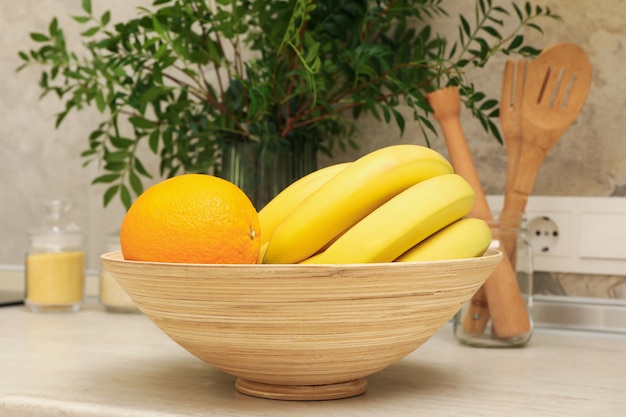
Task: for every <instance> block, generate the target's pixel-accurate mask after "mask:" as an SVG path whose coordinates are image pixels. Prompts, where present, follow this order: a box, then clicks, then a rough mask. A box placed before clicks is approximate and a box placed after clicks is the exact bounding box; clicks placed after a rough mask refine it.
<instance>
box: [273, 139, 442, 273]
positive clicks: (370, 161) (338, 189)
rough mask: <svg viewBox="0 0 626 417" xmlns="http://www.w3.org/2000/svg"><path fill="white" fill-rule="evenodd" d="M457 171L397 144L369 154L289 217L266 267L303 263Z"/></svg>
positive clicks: (434, 156) (432, 155) (421, 149)
mask: <svg viewBox="0 0 626 417" xmlns="http://www.w3.org/2000/svg"><path fill="white" fill-rule="evenodd" d="M452 172H453V169H452V166H451V165H450V163H449V162H448V160H447V159H446V158H445V157H443V156H442V155H441V154H440V153H438V152H437V151H435V150H433V149H430V148H427V147H425V146H420V145H392V146H388V147H385V148H382V149H379V150H376V151H373V152H371V153H369V154H366V155H365V156H363V157H361V158H359V159H357V160H356V161H354V162H352V163H351V164H350V166H348V167H346V168H345V169H343V170H342V171H341V172H339V173H338V174H336V175H335V176H334V177H332V178H331V179H330V180H329V181H328V182H327V183H325V184H324V185H323V186H321V187H320V188H319V189H317V190H316V191H315V192H313V193H312V194H311V195H309V197H307V198H306V199H305V200H303V201H302V202H301V203H300V204H299V205H298V206H297V207H296V208H295V209H294V210H293V211H292V212H291V214H289V216H288V217H287V218H285V220H284V221H283V222H282V223H281V224H280V225H279V226H278V227H277V228H276V230H274V233H273V235H272V236H271V238H270V241H269V245H268V247H267V251H266V252H265V257H264V259H263V262H264V263H297V262H300V261H302V260H304V259H306V258H308V257H310V256H311V255H313V254H314V253H316V252H318V251H319V250H320V249H321V248H323V247H324V246H325V245H327V244H328V243H329V242H331V241H332V240H333V239H335V238H336V237H337V236H338V235H340V234H341V233H343V232H344V231H346V230H347V229H349V228H350V227H352V226H353V225H354V224H355V223H357V222H358V221H359V220H361V219H362V218H363V217H365V216H366V215H368V214H369V213H371V212H372V211H373V210H374V209H376V208H378V207H379V206H380V205H381V204H383V203H385V202H386V201H387V200H389V199H390V198H392V197H393V196H395V195H396V194H398V193H400V192H401V191H404V190H405V189H407V188H408V187H410V186H412V185H414V184H416V183H419V182H420V181H423V180H425V179H428V178H431V177H434V176H438V175H445V174H451V173H452Z"/></svg>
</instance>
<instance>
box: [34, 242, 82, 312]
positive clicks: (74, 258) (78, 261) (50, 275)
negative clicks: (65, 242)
mask: <svg viewBox="0 0 626 417" xmlns="http://www.w3.org/2000/svg"><path fill="white" fill-rule="evenodd" d="M84 286H85V254H84V253H83V252H80V251H67V252H54V253H34V254H29V255H28V256H27V257H26V298H27V299H28V301H29V302H31V303H36V304H72V303H76V302H80V301H82V299H83V294H84Z"/></svg>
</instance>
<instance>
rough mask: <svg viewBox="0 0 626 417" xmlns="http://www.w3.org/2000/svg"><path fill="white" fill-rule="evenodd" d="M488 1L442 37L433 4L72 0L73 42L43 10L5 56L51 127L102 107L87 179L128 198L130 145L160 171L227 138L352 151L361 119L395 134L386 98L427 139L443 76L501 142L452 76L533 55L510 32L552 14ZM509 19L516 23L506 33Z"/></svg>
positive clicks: (481, 99) (137, 188)
mask: <svg viewBox="0 0 626 417" xmlns="http://www.w3.org/2000/svg"><path fill="white" fill-rule="evenodd" d="M495 2H496V1H495V0H476V1H475V14H474V19H473V21H470V20H468V19H467V18H466V17H464V16H460V20H459V26H458V28H459V30H458V39H457V40H449V39H446V38H445V37H442V36H440V35H439V34H437V33H436V32H435V31H434V30H433V27H432V26H431V24H430V23H429V21H430V20H431V19H432V18H433V17H435V16H447V12H446V10H445V9H444V6H443V3H444V0H378V1H369V0H351V1H349V0H345V1H344V0H342V1H339V0H317V1H315V0H213V1H211V0H155V1H154V2H153V4H152V7H151V8H147V7H146V8H143V7H142V8H139V10H138V16H137V17H136V18H133V19H130V20H128V21H126V22H121V23H116V24H113V23H111V13H110V11H106V12H104V13H103V14H101V15H96V14H95V13H94V11H93V10H92V5H91V1H90V0H82V8H83V11H84V14H82V15H81V16H74V17H73V19H74V20H75V21H76V22H77V23H79V24H81V25H84V27H85V29H84V30H83V32H82V33H81V39H82V43H81V45H82V50H81V51H80V52H76V51H71V50H70V49H69V48H68V46H67V43H66V38H65V34H64V31H63V30H62V29H61V27H60V26H59V23H58V19H57V18H53V19H52V21H51V22H50V24H49V26H48V28H47V33H41V32H37V33H31V38H32V40H33V41H35V42H36V43H37V44H38V48H37V49H32V50H30V51H27V52H25V51H21V52H20V53H19V54H20V56H21V58H22V60H23V64H22V66H21V67H20V68H23V67H24V66H27V65H33V64H37V65H43V66H44V71H43V72H42V74H41V78H40V85H41V87H42V89H43V95H46V94H48V93H50V92H52V93H55V94H56V95H57V96H58V97H60V98H61V99H62V100H63V101H64V104H65V107H64V108H63V110H62V111H60V112H59V113H58V115H57V118H56V125H57V126H59V125H60V124H61V123H62V121H63V120H64V118H65V117H66V116H67V114H68V113H70V112H72V111H79V110H81V109H82V108H84V107H87V106H94V107H96V108H97V109H98V110H99V111H100V112H101V113H102V115H103V121H102V122H101V123H100V124H99V125H98V126H95V127H94V129H93V131H92V132H91V134H90V135H89V144H88V147H87V149H86V150H85V151H84V152H83V154H82V155H83V157H84V158H85V163H89V162H91V161H100V162H102V163H103V166H102V169H103V171H104V173H103V174H102V175H99V176H98V177H97V178H95V179H94V183H106V184H109V187H108V189H107V191H106V192H105V194H104V204H105V205H106V204H108V202H109V201H110V200H111V199H112V198H113V197H114V196H115V195H118V194H119V196H120V197H121V199H122V201H123V203H124V204H125V205H126V206H127V207H128V206H129V205H130V203H131V200H132V198H133V194H134V195H138V194H139V193H141V192H142V191H143V185H142V178H141V177H150V176H151V174H150V173H149V172H148V171H147V170H146V169H145V167H144V164H143V163H142V162H141V160H140V159H139V158H138V154H137V150H138V148H139V147H140V146H143V144H144V143H145V144H147V146H148V147H149V148H150V149H151V151H152V152H154V153H155V154H159V156H160V160H161V166H160V173H161V175H164V176H172V175H175V174H176V173H179V172H183V171H184V172H206V171H208V170H210V169H218V170H219V156H220V152H221V149H222V146H223V144H224V142H227V141H253V142H258V143H259V144H261V145H262V146H265V147H270V148H271V147H278V146H284V145H285V144H286V143H290V142H293V141H298V140H314V141H315V146H316V149H317V150H319V151H320V152H325V153H327V154H331V153H332V152H334V150H335V148H336V147H338V148H339V149H345V148H346V147H347V146H351V147H357V146H358V143H357V140H356V137H355V132H356V130H355V125H354V120H356V119H357V118H358V117H359V116H361V115H362V114H371V115H373V116H374V117H376V118H377V119H379V120H381V121H382V122H385V123H391V122H393V123H396V124H397V125H398V126H399V128H400V130H401V131H404V126H405V120H404V117H403V116H402V114H401V112H400V111H399V108H400V106H409V107H410V108H412V109H413V116H414V118H415V120H417V121H418V123H419V126H421V129H422V131H423V132H424V136H425V138H426V141H428V136H429V134H431V133H432V132H435V130H434V128H433V125H432V123H431V122H430V120H429V114H430V113H431V109H430V107H429V105H428V103H427V101H426V99H425V94H426V93H428V92H430V91H432V90H434V89H436V88H439V87H441V86H445V85H458V86H459V87H460V90H461V93H462V95H463V99H464V103H465V106H467V108H468V109H470V110H471V112H472V114H473V115H474V116H475V117H476V118H477V119H478V120H480V122H481V123H482V125H483V127H484V129H485V130H486V131H487V132H490V133H491V134H493V136H495V137H496V138H497V139H498V140H501V139H500V133H499V130H498V127H497V125H496V124H495V123H494V119H495V118H497V117H498V101H497V100H496V99H493V98H489V97H487V96H486V95H485V94H484V93H482V92H481V91H480V89H479V88H477V87H476V86H474V85H473V84H472V83H470V82H469V81H468V80H467V78H466V76H465V75H466V73H467V72H468V71H470V70H471V69H473V68H481V67H483V66H484V65H485V64H486V63H487V62H488V61H489V59H490V58H491V57H493V56H494V55H495V54H498V53H503V54H507V55H508V54H516V55H521V56H527V57H532V56H534V55H536V54H537V53H538V52H539V51H538V50H537V49H535V48H533V47H531V46H529V45H527V44H526V43H525V40H524V37H523V35H522V34H521V31H522V29H523V28H530V29H535V30H539V31H541V27H540V26H539V25H538V24H537V19H539V18H552V19H556V18H558V16H556V15H555V14H553V13H552V12H551V11H550V10H549V9H548V8H542V7H540V6H532V5H531V4H530V3H525V4H524V5H523V6H518V5H517V4H515V3H512V4H511V7H510V9H506V8H503V7H501V6H498V5H495V4H494V3H495ZM509 17H516V18H517V23H516V24H515V25H514V26H513V27H511V28H510V29H509V28H508V27H506V26H505V23H504V22H505V19H506V18H509ZM504 29H507V33H506V34H504V35H503V34H501V33H500V32H501V31H503V30H504ZM127 122H129V123H127ZM310 138H313V139H310Z"/></svg>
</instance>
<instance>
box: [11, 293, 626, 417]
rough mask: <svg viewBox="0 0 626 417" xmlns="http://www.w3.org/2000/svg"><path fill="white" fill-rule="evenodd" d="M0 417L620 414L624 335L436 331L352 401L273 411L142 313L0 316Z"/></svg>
mask: <svg viewBox="0 0 626 417" xmlns="http://www.w3.org/2000/svg"><path fill="white" fill-rule="evenodd" d="M0 369H2V378H1V380H0V416H2V417H13V416H20V417H22V416H33V417H35V416H36V417H48V416H54V417H57V416H65V417H68V416H71V417H74V416H81V417H83V416H84V417H92V416H93V417H95V416H97V417H108V416H116V417H124V416H132V417H142V416H146V417H147V416H150V417H161V416H162V417H166V416H168V417H170V416H172V417H173V416H276V415H280V416H304V415H306V416H325V417H327V416H342V417H344V416H360V417H368V416H385V417H393V416H429V417H437V416H446V417H450V416H472V417H474V416H498V417H501V416H507V417H508V416H541V417H548V416H559V417H562V416H568V417H569V416H596V415H598V416H600V415H602V416H624V415H626V336H624V335H617V334H615V335H612V334H603V333H591V332H566V331H555V330H541V329H540V330H536V331H535V334H534V336H533V338H532V340H531V342H530V343H529V345H527V346H526V347H525V348H522V349H484V348H470V347H465V346H462V345H460V344H458V343H457V342H456V340H455V339H454V337H453V336H452V329H451V328H450V327H449V326H446V327H444V328H443V329H442V330H441V331H440V332H439V333H437V334H436V335H435V336H434V337H433V338H432V339H431V340H429V341H428V342H426V344H424V345H423V346H422V347H421V348H419V349H418V350H416V351H415V352H413V353H412V354H411V355H410V356H408V357H406V358H404V359H403V360H401V361H400V362H398V363H396V364H395V365H393V366H391V367H389V368H387V369H385V370H383V371H381V372H379V373H377V374H375V375H372V376H370V377H369V378H368V381H369V389H368V391H367V393H365V394H364V395H362V396H359V397H355V398H349V399H342V400H334V401H324V402H284V401H276V400H265V399H259V398H253V397H248V396H246V395H243V394H240V393H238V392H236V391H235V388H234V379H235V378H234V377H232V376H230V375H226V374H223V373H221V372H220V371H217V370H216V369H214V368H212V367H211V366H209V365H207V364H205V363H203V362H201V361H200V360H199V359H196V358H195V357H194V356H192V355H191V354H189V353H187V352H186V351H184V350H183V349H182V348H180V347H179V346H178V345H176V344H175V343H174V342H173V341H171V340H170V339H169V338H168V337H167V336H165V335H164V334H163V333H161V331H160V330H159V329H158V328H157V327H156V326H154V325H153V324H152V323H150V321H149V320H148V319H147V318H146V317H144V316H142V315H138V314H137V315H124V314H114V313H105V312H104V311H103V310H102V309H101V308H100V307H98V306H96V305H94V304H92V305H90V306H88V308H86V309H85V310H84V311H81V312H79V313H75V314H33V313H30V312H29V311H27V310H26V308H25V307H23V306H17V307H3V308H0Z"/></svg>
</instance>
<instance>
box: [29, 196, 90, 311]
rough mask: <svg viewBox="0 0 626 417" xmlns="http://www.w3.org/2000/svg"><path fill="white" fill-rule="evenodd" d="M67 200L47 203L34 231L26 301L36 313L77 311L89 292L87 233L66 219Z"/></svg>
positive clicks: (31, 234) (31, 235)
mask: <svg viewBox="0 0 626 417" xmlns="http://www.w3.org/2000/svg"><path fill="white" fill-rule="evenodd" d="M70 208H71V204H70V202H69V201H67V200H53V201H50V202H49V203H47V209H48V214H47V216H46V217H45V218H44V220H43V222H42V225H41V227H39V228H38V229H35V230H33V231H32V232H31V233H30V248H29V250H28V252H27V254H26V297H25V304H26V306H27V307H28V308H29V309H30V310H31V311H33V312H75V311H78V310H80V308H81V306H82V303H83V299H84V294H85V252H84V250H83V234H82V232H81V230H80V228H79V227H78V226H76V225H75V224H74V223H68V222H67V221H66V215H67V213H68V212H69V210H70Z"/></svg>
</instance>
